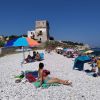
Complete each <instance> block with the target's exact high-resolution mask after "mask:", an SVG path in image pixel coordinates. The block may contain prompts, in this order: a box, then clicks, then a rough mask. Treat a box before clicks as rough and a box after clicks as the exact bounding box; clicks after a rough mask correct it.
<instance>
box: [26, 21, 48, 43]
mask: <svg viewBox="0 0 100 100" xmlns="http://www.w3.org/2000/svg"><path fill="white" fill-rule="evenodd" d="M27 34H28V37H30V38H33V39H36V40H38V41H41V42H45V41H47V40H48V39H49V23H48V21H46V20H41V21H36V23H35V30H33V31H28V33H27Z"/></svg>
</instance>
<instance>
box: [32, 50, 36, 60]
mask: <svg viewBox="0 0 100 100" xmlns="http://www.w3.org/2000/svg"><path fill="white" fill-rule="evenodd" d="M35 57H36V51H33V56H32V59H33V60H34V59H35Z"/></svg>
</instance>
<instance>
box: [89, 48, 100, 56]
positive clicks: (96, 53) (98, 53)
mask: <svg viewBox="0 0 100 100" xmlns="http://www.w3.org/2000/svg"><path fill="white" fill-rule="evenodd" d="M91 49H92V50H93V51H94V52H93V53H92V54H93V55H95V56H100V48H91Z"/></svg>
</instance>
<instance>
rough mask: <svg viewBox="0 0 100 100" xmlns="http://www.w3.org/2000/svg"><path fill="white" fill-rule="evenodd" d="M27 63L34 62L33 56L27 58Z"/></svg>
mask: <svg viewBox="0 0 100 100" xmlns="http://www.w3.org/2000/svg"><path fill="white" fill-rule="evenodd" d="M25 61H26V63H28V62H33V59H32V57H31V55H28V56H27V58H26V59H25Z"/></svg>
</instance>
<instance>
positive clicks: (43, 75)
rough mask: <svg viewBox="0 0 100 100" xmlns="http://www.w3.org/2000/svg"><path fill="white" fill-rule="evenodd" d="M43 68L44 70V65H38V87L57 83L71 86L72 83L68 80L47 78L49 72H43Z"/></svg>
mask: <svg viewBox="0 0 100 100" xmlns="http://www.w3.org/2000/svg"><path fill="white" fill-rule="evenodd" d="M43 68H44V64H43V63H39V69H38V80H39V81H40V85H42V83H46V84H50V83H59V84H63V85H71V84H72V82H70V81H69V80H61V79H59V78H53V77H49V76H48V75H49V74H50V72H44V71H43Z"/></svg>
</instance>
